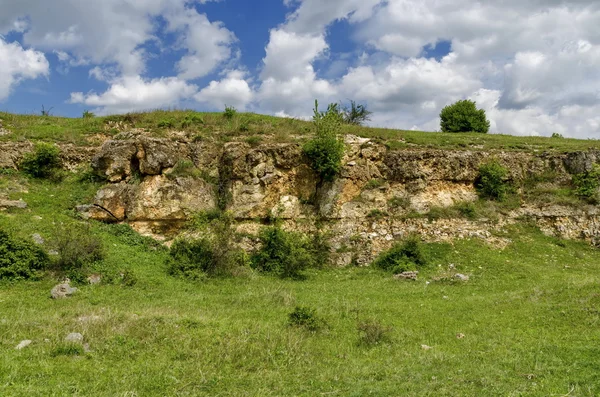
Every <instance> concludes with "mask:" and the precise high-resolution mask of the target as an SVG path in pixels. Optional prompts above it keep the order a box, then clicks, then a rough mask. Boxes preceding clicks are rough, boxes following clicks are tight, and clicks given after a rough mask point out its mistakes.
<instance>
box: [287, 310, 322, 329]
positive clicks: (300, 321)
mask: <svg viewBox="0 0 600 397" xmlns="http://www.w3.org/2000/svg"><path fill="white" fill-rule="evenodd" d="M288 324H289V325H291V326H293V327H302V328H305V329H307V330H308V331H311V332H315V331H318V330H319V329H320V328H321V327H322V326H323V320H321V319H320V318H318V316H317V311H316V310H315V309H314V308H310V307H302V306H296V308H295V309H294V311H292V312H291V313H290V314H289V315H288Z"/></svg>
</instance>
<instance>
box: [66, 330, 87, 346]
mask: <svg viewBox="0 0 600 397" xmlns="http://www.w3.org/2000/svg"><path fill="white" fill-rule="evenodd" d="M65 342H69V343H78V344H79V343H83V335H81V334H80V333H79V332H71V333H70V334H69V335H67V336H66V337H65Z"/></svg>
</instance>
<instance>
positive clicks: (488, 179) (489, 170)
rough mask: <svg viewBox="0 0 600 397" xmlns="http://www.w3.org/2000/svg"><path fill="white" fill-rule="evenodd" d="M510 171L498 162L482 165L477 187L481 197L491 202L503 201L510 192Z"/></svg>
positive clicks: (476, 183)
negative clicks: (508, 179)
mask: <svg viewBox="0 0 600 397" xmlns="http://www.w3.org/2000/svg"><path fill="white" fill-rule="evenodd" d="M507 178H508V170H507V169H506V168H504V166H503V165H502V164H500V163H499V162H498V161H496V160H492V161H490V162H488V163H485V164H482V165H481V166H480V167H479V176H478V177H477V181H476V182H475V187H476V188H477V192H478V193H479V196H480V197H482V198H487V199H490V200H498V201H503V200H504V199H505V198H506V195H507V194H508V193H509V192H510V190H511V186H510V184H509V183H508V181H507Z"/></svg>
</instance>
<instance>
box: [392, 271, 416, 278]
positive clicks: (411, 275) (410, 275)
mask: <svg viewBox="0 0 600 397" xmlns="http://www.w3.org/2000/svg"><path fill="white" fill-rule="evenodd" d="M418 275H419V272H418V271H413V272H403V273H400V274H394V278H395V279H396V280H416V279H417V276H418Z"/></svg>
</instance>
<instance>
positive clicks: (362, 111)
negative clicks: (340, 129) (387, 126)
mask: <svg viewBox="0 0 600 397" xmlns="http://www.w3.org/2000/svg"><path fill="white" fill-rule="evenodd" d="M341 112H342V116H343V120H344V123H345V124H350V125H363V124H364V123H365V122H367V121H369V120H371V114H373V112H370V111H368V110H367V107H366V106H365V105H361V104H357V103H356V102H355V101H350V106H349V107H348V106H345V107H343V108H342V111H341Z"/></svg>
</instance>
